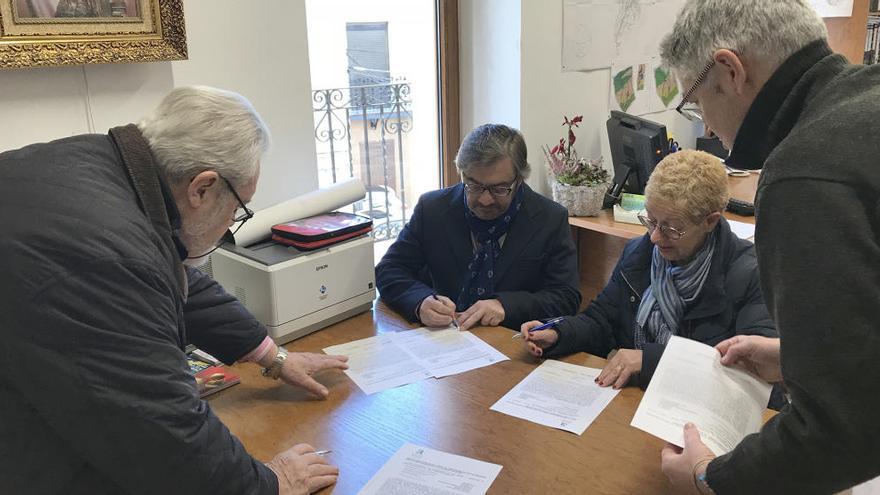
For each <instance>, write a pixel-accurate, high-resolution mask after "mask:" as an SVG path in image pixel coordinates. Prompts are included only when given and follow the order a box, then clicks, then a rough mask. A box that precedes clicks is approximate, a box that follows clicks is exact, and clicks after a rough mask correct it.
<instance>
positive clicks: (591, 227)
mask: <svg viewBox="0 0 880 495" xmlns="http://www.w3.org/2000/svg"><path fill="white" fill-rule="evenodd" d="M758 177H759V175H758V174H750V175H749V176H748V177H728V178H727V180H728V184H729V186H730V195H731V197H734V198H737V199H743V200H746V201H751V202H754V200H755V191H756V190H757V186H758ZM724 217H725V218H727V219H728V220H737V221H740V222H745V223H751V224H753V223H755V217H744V216H741V215H734V214H733V213H730V212H727V211H726V212H724ZM568 223H569V225H571V231H572V236H573V237H574V241H575V245H576V246H577V250H578V267H579V270H580V279H581V287H580V289H581V297H582V299H581V310H583V309H584V308H586V307H587V305H589V304H590V302H591V301H592V300H593V299H594V298H595V297H596V296H597V295H599V293H600V292H602V289H603V288H604V287H605V284H606V283H607V282H608V280H609V279H610V278H611V272H612V271H613V270H614V266H615V265H616V264H617V261H618V260H619V259H620V254H621V253H622V252H623V247H624V246H625V245H626V243H627V241H629V240H630V239H634V238H636V237H639V236H642V235H644V234H645V228H644V227H643V226H641V225H633V224H630V223H622V222H615V221H614V214H613V213H612V211H611V210H602V211H601V212H599V215H598V216H595V217H569V218H568Z"/></svg>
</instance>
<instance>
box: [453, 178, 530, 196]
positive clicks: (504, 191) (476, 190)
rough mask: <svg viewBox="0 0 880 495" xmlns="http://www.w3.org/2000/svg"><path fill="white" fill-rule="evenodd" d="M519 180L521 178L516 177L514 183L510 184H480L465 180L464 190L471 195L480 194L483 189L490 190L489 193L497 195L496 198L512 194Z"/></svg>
mask: <svg viewBox="0 0 880 495" xmlns="http://www.w3.org/2000/svg"><path fill="white" fill-rule="evenodd" d="M517 182H519V179H518V178H517V179H514V181H513V183H512V184H510V185H509V186H502V185H495V186H484V185H483V184H478V183H476V182H465V183H464V192H466V193H467V194H468V195H469V196H479V195H481V194H483V191H489V194H491V195H492V196H495V197H496V198H503V197H504V196H510V193H512V192H513V190H514V189H516V183H517Z"/></svg>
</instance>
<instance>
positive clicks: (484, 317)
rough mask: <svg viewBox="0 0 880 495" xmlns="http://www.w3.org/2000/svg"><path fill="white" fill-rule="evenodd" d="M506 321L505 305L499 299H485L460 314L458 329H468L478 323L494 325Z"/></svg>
mask: <svg viewBox="0 0 880 495" xmlns="http://www.w3.org/2000/svg"><path fill="white" fill-rule="evenodd" d="M502 321H504V306H502V305H501V301H499V300H498V299H483V300H481V301H477V302H475V303H474V304H473V306H471V307H469V308H468V309H466V310H465V311H464V312H463V313H460V314H459V315H458V329H459V330H462V331H463V330H467V329H469V328H471V327H475V326H477V325H484V326H489V327H494V326H497V325H500V324H501V322H502Z"/></svg>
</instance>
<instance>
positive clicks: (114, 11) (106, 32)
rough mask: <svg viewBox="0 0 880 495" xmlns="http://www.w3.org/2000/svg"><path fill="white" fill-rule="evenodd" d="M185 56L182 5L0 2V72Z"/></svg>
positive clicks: (178, 0) (124, 0)
mask: <svg viewBox="0 0 880 495" xmlns="http://www.w3.org/2000/svg"><path fill="white" fill-rule="evenodd" d="M186 56H187V52H186V30H185V27H184V22H183V0H0V68H21V67H50V66H62V65H80V64H99V63H112V62H153V61H158V60H183V59H186Z"/></svg>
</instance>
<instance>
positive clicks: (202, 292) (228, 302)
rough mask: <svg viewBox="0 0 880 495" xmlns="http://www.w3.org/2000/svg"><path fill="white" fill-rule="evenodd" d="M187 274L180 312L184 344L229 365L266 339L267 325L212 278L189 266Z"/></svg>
mask: <svg viewBox="0 0 880 495" xmlns="http://www.w3.org/2000/svg"><path fill="white" fill-rule="evenodd" d="M186 276H187V282H188V285H189V295H188V296H187V299H186V304H185V305H184V307H183V314H184V317H185V320H186V335H187V341H188V342H187V343H190V344H194V345H195V346H196V347H198V348H200V349H202V350H204V351H206V352H208V353H209V354H211V355H213V356H214V357H216V358H217V359H219V360H221V361H223V362H224V363H226V364H232V363H234V362H236V361H238V360H239V359H240V358H241V357H243V356H244V355H246V354H247V353H249V352H250V351H252V350H253V349H254V348H256V347H257V346H258V345H260V343H261V342H262V341H263V339H265V338H266V335H267V331H266V327H264V326H263V325H262V324H261V323H260V322H259V321H257V319H256V318H254V316H253V315H251V313H250V312H249V311H248V310H247V309H246V308H245V307H244V306H243V305H242V304H241V302H240V301H239V300H238V299H236V298H235V297H233V296H231V295H229V293H227V292H226V291H225V290H223V287H221V286H220V284H218V283H217V282H216V281H215V280H214V279H212V278H211V277H209V276H207V275H205V274H204V273H202V272H201V271H199V270H197V269H195V268H192V267H189V266H187V267H186Z"/></svg>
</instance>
